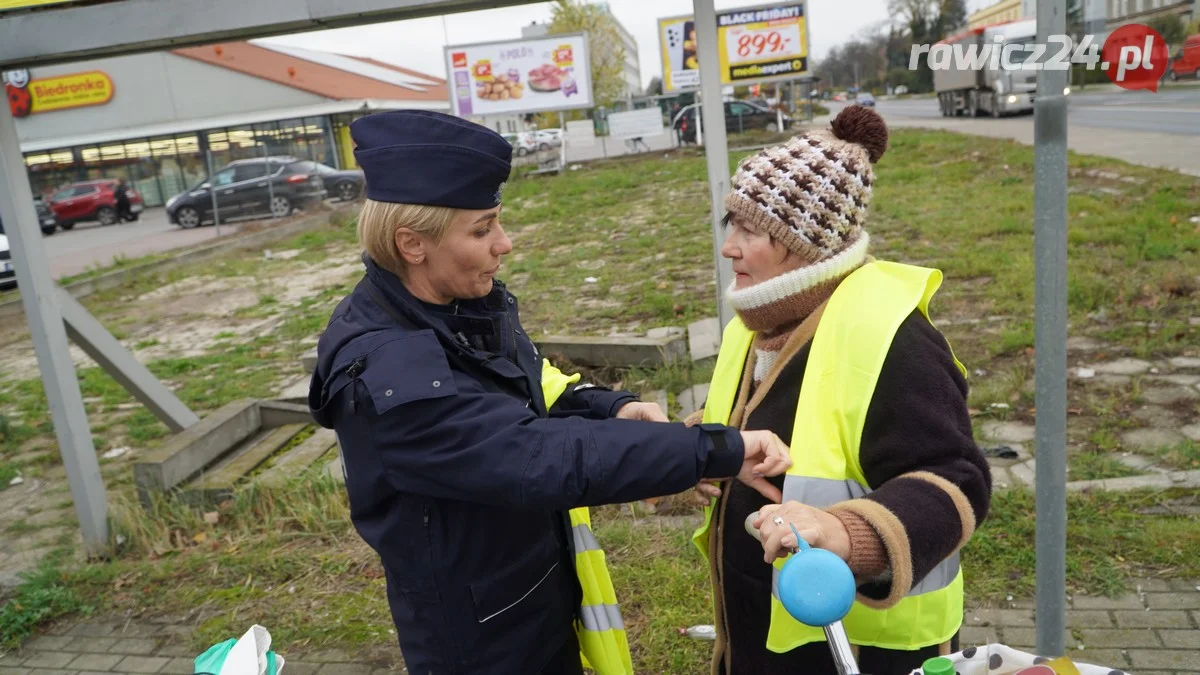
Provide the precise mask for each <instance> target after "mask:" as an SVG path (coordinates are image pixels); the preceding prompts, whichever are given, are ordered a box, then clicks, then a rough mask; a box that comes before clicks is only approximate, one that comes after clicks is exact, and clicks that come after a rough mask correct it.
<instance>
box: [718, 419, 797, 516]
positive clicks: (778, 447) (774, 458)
mask: <svg viewBox="0 0 1200 675" xmlns="http://www.w3.org/2000/svg"><path fill="white" fill-rule="evenodd" d="M742 444H743V445H744V446H745V447H746V456H745V459H744V460H743V461H742V470H741V471H739V472H738V475H737V478H738V480H740V481H742V482H743V483H745V484H746V485H749V486H750V487H752V488H754V489H755V490H758V492H759V493H761V494H762V496H764V497H766V498H767V499H769V500H771V501H772V502H774V503H776V504H778V503H779V502H781V501H783V494H782V493H781V492H780V491H779V488H776V487H775V486H774V485H771V483H770V481H768V480H767V478H768V477H771V476H778V475H780V474H782V473H785V472H787V470H788V469H790V468H792V455H791V452H790V451H789V450H788V446H787V444H786V443H784V442H783V441H782V440H780V438H779V437H778V436H776V435H775V434H774V433H773V432H770V431H765V430H762V431H743V432H742ZM697 488H700V486H697ZM718 494H719V493H718Z"/></svg>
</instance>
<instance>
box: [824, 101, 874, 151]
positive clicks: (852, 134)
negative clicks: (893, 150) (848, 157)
mask: <svg viewBox="0 0 1200 675" xmlns="http://www.w3.org/2000/svg"><path fill="white" fill-rule="evenodd" d="M830 126H832V127H833V135H834V136H837V137H838V138H840V139H842V140H843V141H846V142H847V143H857V144H858V145H861V146H863V147H864V148H866V149H867V155H868V156H869V157H870V158H871V163H872V164H874V163H875V162H878V161H879V158H880V157H883V153H884V151H885V150H887V145H888V129H887V124H885V123H884V121H883V118H882V117H880V116H879V113H877V112H875V111H874V110H872V109H870V108H867V107H865V106H861V105H852V106H850V107H848V108H846V109H845V110H843V111H842V112H840V113H838V116H837V117H835V118H833V123H832V124H831V125H830Z"/></svg>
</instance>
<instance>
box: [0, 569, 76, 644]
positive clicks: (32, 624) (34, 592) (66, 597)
mask: <svg viewBox="0 0 1200 675" xmlns="http://www.w3.org/2000/svg"><path fill="white" fill-rule="evenodd" d="M93 610H94V606H93V605H91V604H88V603H87V602H86V601H85V600H84V599H83V596H82V595H81V594H80V593H79V591H78V590H77V588H76V587H75V585H74V584H73V583H72V582H71V580H70V578H69V577H67V576H66V575H65V574H63V573H62V572H61V571H60V570H59V568H58V567H57V565H55V563H54V562H53V561H50V562H47V563H46V564H44V565H42V566H41V567H39V568H38V569H37V570H36V571H34V572H32V573H30V574H28V575H25V577H24V578H23V580H22V582H21V584H20V585H19V586H17V588H16V590H15V591H14V592H13V594H12V596H11V597H9V598H8V599H7V601H6V602H5V603H4V604H3V605H2V606H0V648H3V649H13V648H15V647H17V646H18V645H20V644H21V641H22V640H24V639H25V638H27V637H29V636H30V635H32V634H33V632H34V631H35V630H36V629H37V627H38V626H39V625H41V624H43V623H45V622H47V621H52V620H54V619H56V618H58V617H60V616H64V615H69V614H90V613H91V612H92V611H93Z"/></svg>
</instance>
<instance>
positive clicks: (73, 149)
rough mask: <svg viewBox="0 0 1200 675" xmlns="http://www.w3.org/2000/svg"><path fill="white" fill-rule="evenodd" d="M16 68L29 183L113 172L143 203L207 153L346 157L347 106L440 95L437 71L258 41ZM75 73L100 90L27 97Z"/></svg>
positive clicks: (430, 101)
mask: <svg viewBox="0 0 1200 675" xmlns="http://www.w3.org/2000/svg"><path fill="white" fill-rule="evenodd" d="M21 77H24V78H25V79H26V80H27V81H28V85H27V89H28V91H29V92H30V93H31V94H32V95H33V104H32V106H31V108H29V109H26V110H24V111H23V112H25V113H26V114H25V115H24V116H19V117H17V120H16V127H17V135H18V137H19V139H20V142H21V150H22V154H23V155H24V158H25V165H26V167H27V169H28V171H29V177H30V183H31V184H32V186H33V189H34V191H35V192H36V193H40V194H46V193H50V192H53V191H55V190H56V189H57V188H58V187H60V186H62V185H63V184H66V183H72V182H76V181H81V180H91V179H97V178H124V179H125V180H126V181H128V182H129V183H130V184H131V185H133V186H134V187H135V188H136V189H137V190H138V192H140V193H141V194H142V195H143V198H144V199H145V201H146V204H147V206H157V205H160V204H163V203H165V201H166V200H167V199H169V198H170V197H171V196H173V195H175V194H178V193H180V192H183V191H185V190H187V189H189V188H190V187H191V186H194V185H196V184H197V183H199V182H202V181H203V180H204V179H205V177H206V176H207V175H208V163H209V161H210V158H211V162H212V165H213V168H219V167H220V166H222V165H224V164H226V163H227V162H229V161H232V160H235V159H246V158H250V157H256V156H262V155H264V154H266V153H269V154H272V155H285V154H287V155H295V156H297V157H300V158H304V159H311V160H314V161H317V162H321V163H323V164H327V165H329V166H333V167H338V168H346V167H353V166H355V165H356V164H355V162H354V154H353V149H354V148H353V143H352V142H351V140H350V133H349V132H350V130H349V123H350V121H352V120H353V119H355V118H356V117H359V116H362V115H364V114H367V113H369V112H373V111H379V110H390V109H398V108H419V109H428V110H441V111H448V110H449V107H450V106H449V95H448V93H447V90H446V83H445V80H443V79H441V78H438V77H435V76H432V75H426V74H424V73H419V72H416V71H412V70H409V69H405V68H401V67H399V66H395V65H392V64H387V63H383V62H380V61H375V60H372V59H366V58H358V57H350V56H342V55H339V54H330V53H327V52H317V51H312V50H306V49H297V48H292V47H281V46H277V45H273V44H268V43H260V42H253V43H250V42H232V43H223V44H217V45H208V46H204V47H192V48H187V49H178V50H174V51H169V52H154V53H147V54H138V55H133V56H121V57H114V58H107V59H97V60H93V61H87V62H80V63H72V64H63V65H56V66H47V67H39V68H34V69H32V70H30V71H29V72H27V73H24V74H23V75H22V76H21ZM81 78H84V79H86V78H99V81H101V82H104V81H107V82H108V85H107V86H108V91H107V98H104V97H98V98H96V99H94V100H91V101H88V102H86V103H85V104H82V105H78V106H75V105H70V102H69V101H68V103H67V104H64V106H63V107H59V106H58V104H57V103H55V101H57V100H58V99H54V98H52V97H51V96H50V95H46V96H44V97H42V98H40V99H39V93H44V92H65V91H68V90H69V88H70V87H72V86H75V87H78V86H79V85H78V82H80V81H81ZM6 79H9V80H11V79H12V78H6ZM18 80H19V78H18ZM60 98H63V99H64V100H65V99H66V98H69V96H64V97H60ZM10 99H11V97H10ZM41 104H44V106H45V107H44V108H39V106H40V105H41ZM14 112H17V111H14Z"/></svg>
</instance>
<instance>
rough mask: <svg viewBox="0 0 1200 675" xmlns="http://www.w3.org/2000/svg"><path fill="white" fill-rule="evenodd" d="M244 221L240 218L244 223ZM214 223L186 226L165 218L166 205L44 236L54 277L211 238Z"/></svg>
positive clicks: (232, 228)
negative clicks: (113, 222) (132, 217)
mask: <svg viewBox="0 0 1200 675" xmlns="http://www.w3.org/2000/svg"><path fill="white" fill-rule="evenodd" d="M244 222H245V221H243V223H244ZM240 224H241V223H238V224H233V225H225V224H222V225H221V234H222V235H223V236H224V235H229V234H233V233H234V232H236V231H237V229H238V225H240ZM216 236H217V231H216V228H215V227H212V226H211V225H210V226H207V227H197V228H195V229H191V230H185V229H183V228H181V227H179V226H177V225H172V224H171V223H169V222H167V212H166V210H165V209H161V208H157V209H147V210H146V211H145V212H144V213H143V214H142V217H141V218H140V219H138V220H137V221H136V222H132V223H123V224H121V225H110V226H108V227H104V226H102V225H100V224H99V223H76V225H75V228H74V229H73V230H70V231H69V232H64V231H61V230H60V231H58V232H56V233H55V234H53V235H52V236H49V237H44V238H43V241H44V242H45V243H46V255H47V256H48V257H49V258H50V274H51V275H52V276H53V277H54V278H55V279H57V278H59V277H64V276H72V275H75V274H79V273H80V272H84V271H87V270H88V269H89V268H91V267H104V266H107V265H111V264H112V263H113V262H114V261H115V260H116V259H119V258H137V257H140V256H144V255H149V254H152V253H160V252H162V251H169V250H171V249H175V248H180V247H182V246H192V245H194V244H199V243H202V242H205V241H211V240H213V239H215V238H216Z"/></svg>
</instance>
